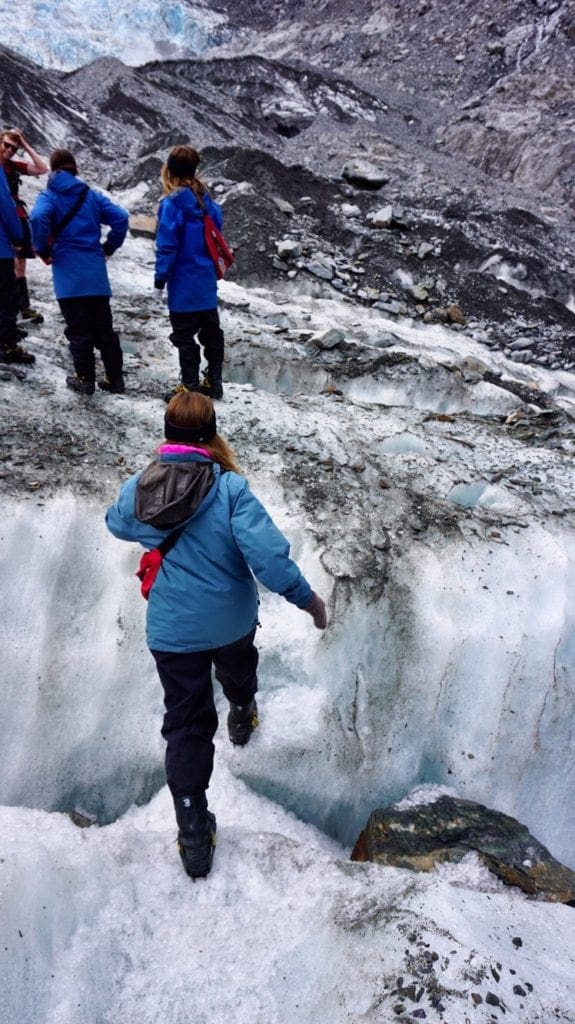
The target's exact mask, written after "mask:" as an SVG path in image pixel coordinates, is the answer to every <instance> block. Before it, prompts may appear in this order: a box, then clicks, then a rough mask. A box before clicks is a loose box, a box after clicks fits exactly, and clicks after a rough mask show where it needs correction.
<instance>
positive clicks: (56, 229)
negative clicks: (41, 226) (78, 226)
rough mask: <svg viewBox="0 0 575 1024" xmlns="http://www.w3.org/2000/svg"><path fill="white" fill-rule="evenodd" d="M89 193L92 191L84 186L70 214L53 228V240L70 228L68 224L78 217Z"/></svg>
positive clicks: (69, 211)
mask: <svg viewBox="0 0 575 1024" xmlns="http://www.w3.org/2000/svg"><path fill="white" fill-rule="evenodd" d="M89 191H90V189H89V188H88V186H87V185H84V188H83V189H82V191H81V192H80V195H79V196H78V198H77V200H76V202H75V203H74V205H73V206H71V207H70V209H69V210H68V213H67V214H66V215H65V216H64V217H62V220H61V221H59V222H58V224H56V227H54V228H52V238H53V239H54V238H56V236H57V235H59V234H60V232H61V231H63V230H64V228H65V227H67V226H68V224H69V223H70V221H71V220H72V217H75V216H76V214H77V213H78V210H79V209H80V207H81V205H82V203H83V202H84V200H85V198H86V196H87V195H88V192H89Z"/></svg>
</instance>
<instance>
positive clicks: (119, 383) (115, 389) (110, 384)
mask: <svg viewBox="0 0 575 1024" xmlns="http://www.w3.org/2000/svg"><path fill="white" fill-rule="evenodd" d="M98 387H99V388H100V390H101V391H108V392H109V393H110V394H111V395H123V394H124V392H125V390H126V382H125V380H124V377H123V375H122V374H120V376H119V377H114V379H113V380H110V379H109V377H102V380H99V381H98Z"/></svg>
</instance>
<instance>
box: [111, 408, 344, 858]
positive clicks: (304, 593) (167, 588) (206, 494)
mask: <svg viewBox="0 0 575 1024" xmlns="http://www.w3.org/2000/svg"><path fill="white" fill-rule="evenodd" d="M165 436H166V443H165V444H163V445H161V446H160V448H159V449H158V453H157V455H156V457H155V459H154V460H153V462H152V463H151V464H150V465H148V466H147V468H146V469H144V471H143V472H139V473H136V474H135V475H134V476H132V477H130V479H129V480H127V481H126V482H125V483H124V484H123V486H122V489H121V491H120V495H119V497H118V500H117V501H116V503H115V504H114V505H112V506H111V507H110V508H109V509H108V512H107V515H106V524H107V526H108V529H109V530H110V531H111V533H113V534H114V536H115V537H119V538H120V540H127V541H137V542H139V543H140V544H142V545H143V547H145V548H147V549H148V550H151V549H154V548H157V546H158V545H159V544H160V543H161V542H162V541H163V540H164V539H165V538H166V537H168V536H169V535H170V534H171V533H172V532H173V531H175V530H176V529H178V528H182V527H183V529H182V531H181V533H179V535H178V536H177V539H176V540H175V542H174V543H173V546H172V547H171V548H170V550H169V552H168V553H167V554H165V556H164V558H163V560H162V562H161V566H160V570H159V572H158V575H157V576H156V578H155V581H154V583H153V586H152V588H151V590H150V592H149V600H148V609H147V626H146V631H147V637H146V638H147V643H148V647H149V648H150V650H151V653H152V655H153V657H154V659H155V662H156V667H157V671H158V675H159V677H160V681H161V683H162V686H163V689H164V702H165V708H166V713H165V716H164V721H163V727H162V735H163V737H164V739H165V740H166V744H167V746H166V776H167V782H168V786H169V788H170V791H171V793H172V797H173V799H174V805H175V810H176V820H177V824H178V829H179V831H178V841H179V849H180V855H181V857H182V861H183V865H184V868H185V870H186V871H187V873H188V874H189V875H190V876H191V877H192V878H198V877H204V876H205V875H207V874H208V872H209V870H210V866H211V860H212V854H213V847H214V841H215V828H216V822H215V817H214V815H213V814H211V812H210V811H209V810H208V802H207V796H206V790H207V788H208V785H209V781H210V777H211V774H212V768H213V759H214V745H213V737H214V734H215V732H216V729H217V725H218V716H217V713H216V709H215V705H214V695H213V689H212V665H213V666H214V669H215V675H216V679H217V680H218V681H219V682H220V683H221V685H222V689H223V691H224V694H225V696H226V698H227V700H228V701H229V705H230V707H229V714H228V719H227V726H228V735H229V738H230V740H231V742H232V743H234V744H235V745H238V746H244V745H245V744H246V743H247V742H248V740H249V739H250V736H251V734H252V732H253V730H254V728H255V727H256V726H257V724H258V717H257V715H258V709H257V704H256V699H255V695H256V691H257V664H258V651H257V648H256V647H255V645H254V637H255V631H256V626H257V625H258V621H257V620H258V592H257V586H256V582H255V579H254V577H256V579H258V580H260V581H261V583H263V584H264V585H265V586H266V587H267V588H268V589H269V590H272V591H274V592H275V593H277V594H281V595H282V597H285V598H286V600H287V601H290V602H291V603H292V604H295V605H297V607H298V608H301V609H303V610H304V611H307V612H309V614H310V615H311V616H312V618H313V621H314V624H315V626H316V627H317V628H318V629H325V627H326V625H327V616H326V609H325V605H324V602H323V601H322V599H321V597H319V596H318V595H317V594H315V593H314V592H313V591H312V589H311V586H310V584H309V583H308V581H307V580H306V579H305V577H304V576H303V575H302V573H301V572H300V570H299V568H298V566H297V565H296V564H295V562H294V561H292V559H291V558H290V557H289V550H290V548H289V543H288V541H287V540H286V538H285V537H284V536H283V534H282V533H280V531H279V530H278V528H277V527H276V526H275V524H274V522H273V521H272V519H271V518H270V516H269V515H268V513H267V512H266V510H265V508H264V507H263V505H262V504H261V503H260V502H259V501H258V499H257V498H256V497H255V496H254V495H253V494H252V492H251V490H250V488H249V485H248V481H247V480H246V479H245V477H243V476H241V475H240V473H239V471H238V468H237V465H236V463H235V458H234V454H233V452H232V450H231V448H230V447H229V445H228V444H227V443H226V441H225V440H224V439H223V438H222V437H221V436H220V435H219V434H218V433H217V426H216V415H215V412H214V406H213V403H212V402H211V400H210V399H209V398H207V397H205V396H204V395H202V394H201V393H200V392H181V393H180V394H178V395H176V396H174V397H173V398H172V399H171V401H170V403H169V405H168V407H167V410H166V415H165Z"/></svg>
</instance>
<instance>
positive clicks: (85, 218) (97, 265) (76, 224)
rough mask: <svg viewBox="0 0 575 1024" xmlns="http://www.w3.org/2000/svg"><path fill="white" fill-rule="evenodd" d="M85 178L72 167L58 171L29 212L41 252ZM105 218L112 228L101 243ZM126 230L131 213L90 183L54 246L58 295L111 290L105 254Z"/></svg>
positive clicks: (70, 296)
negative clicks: (73, 171)
mask: <svg viewBox="0 0 575 1024" xmlns="http://www.w3.org/2000/svg"><path fill="white" fill-rule="evenodd" d="M85 188H86V185H85V183H84V182H83V181H82V180H81V179H80V178H77V177H76V176H75V175H74V174H71V173H70V172H69V171H55V172H54V173H53V174H51V175H50V177H49V178H48V187H47V188H46V189H44V191H43V192H41V193H40V195H39V196H38V198H37V200H36V202H35V203H34V208H33V210H32V213H31V214H30V227H31V229H32V242H33V245H34V248H35V249H36V251H37V252H39V253H40V255H42V254H43V253H48V252H49V250H50V236H51V235H52V232H53V230H54V228H55V227H56V226H57V225H58V224H59V223H60V221H61V220H62V219H63V218H64V217H65V216H66V214H67V213H68V211H69V210H70V209H71V208H72V207H73V206H74V203H75V202H76V201H77V199H78V196H79V194H80V193H81V192H82V191H83V190H84V189H85ZM102 224H106V225H108V226H109V228H110V230H109V232H108V234H107V236H106V240H105V242H104V244H103V245H102V242H101V235H102ZM127 230H128V213H127V211H126V210H123V209H122V207H121V206H116V204H115V203H112V202H111V201H110V200H109V199H108V198H107V197H106V196H104V195H103V194H102V193H101V192H96V191H95V190H94V189H89V190H88V193H87V195H86V198H85V200H84V202H83V203H82V205H81V207H80V209H79V210H78V211H77V212H76V213H75V214H74V216H73V217H72V219H71V220H70V222H69V223H68V224H67V225H66V227H64V228H63V229H62V231H61V232H60V233H59V234H58V235H57V237H56V238H55V240H54V243H53V246H52V273H53V278H54V292H55V294H56V298H57V299H73V298H79V297H80V296H82V295H111V294H112V290H111V288H110V282H109V280H108V271H107V269H106V259H105V256H106V255H108V256H110V255H111V254H112V253H113V252H114V251H115V249H118V248H119V247H120V246H121V245H122V242H123V241H124V239H125V237H126V232H127Z"/></svg>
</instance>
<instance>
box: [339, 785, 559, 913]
mask: <svg viewBox="0 0 575 1024" xmlns="http://www.w3.org/2000/svg"><path fill="white" fill-rule="evenodd" d="M471 852H475V853H477V854H478V856H479V857H480V859H481V860H482V861H483V862H484V864H485V865H486V866H487V867H488V868H489V870H490V871H492V872H493V873H494V874H495V875H497V876H498V878H500V879H501V880H502V881H503V882H506V883H507V884H508V885H516V886H518V887H519V888H520V889H522V890H523V891H524V892H527V893H529V894H530V895H533V896H539V897H541V898H542V899H546V900H550V901H552V902H556V903H570V904H575V872H573V871H571V870H570V869H569V868H566V867H564V866H563V865H562V864H560V863H559V861H556V860H555V859H554V858H553V857H552V856H551V854H550V853H549V850H547V849H546V847H545V846H543V845H542V844H541V843H539V842H538V841H537V839H534V837H533V836H532V835H531V833H530V832H529V830H528V829H527V828H526V827H525V826H524V825H521V823H520V822H518V821H517V820H516V819H515V818H511V817H510V816H509V815H508V814H501V813H500V812H499V811H493V810H491V809H490V808H488V807H485V806H484V805H483V804H478V803H474V802H473V801H471V800H461V799H458V798H456V797H451V796H442V797H440V798H439V799H438V800H436V801H435V802H433V803H427V804H421V805H419V806H416V807H407V808H404V809H402V808H401V806H397V807H386V808H383V809H378V810H375V811H372V813H371V814H370V816H369V819H368V821H367V825H366V826H365V828H364V829H363V831H362V832H361V833H360V835H359V838H358V840H357V842H356V844H355V847H354V849H353V852H352V855H351V859H352V860H356V861H368V860H369V861H375V863H377V864H386V865H390V866H393V867H400V868H410V869H412V870H414V871H431V869H432V868H434V867H435V865H436V864H441V863H445V862H446V861H452V862H458V861H460V860H462V859H463V857H465V856H466V855H467V854H468V853H471Z"/></svg>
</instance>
